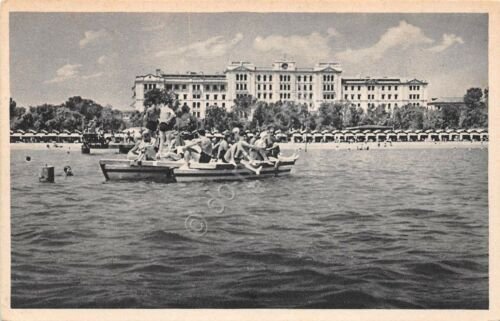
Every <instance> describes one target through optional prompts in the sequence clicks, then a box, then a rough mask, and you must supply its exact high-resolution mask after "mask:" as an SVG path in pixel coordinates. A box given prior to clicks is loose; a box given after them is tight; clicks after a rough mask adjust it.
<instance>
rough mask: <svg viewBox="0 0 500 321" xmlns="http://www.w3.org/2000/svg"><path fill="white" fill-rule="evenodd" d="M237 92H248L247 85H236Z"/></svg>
mask: <svg viewBox="0 0 500 321" xmlns="http://www.w3.org/2000/svg"><path fill="white" fill-rule="evenodd" d="M236 90H247V84H238V83H237V84H236Z"/></svg>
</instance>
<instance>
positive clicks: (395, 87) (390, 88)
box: [344, 86, 411, 91]
mask: <svg viewBox="0 0 500 321" xmlns="http://www.w3.org/2000/svg"><path fill="white" fill-rule="evenodd" d="M350 87H351V90H354V89H355V88H357V89H358V90H361V86H350ZM385 87H386V86H380V89H382V90H385ZM410 87H411V86H410ZM367 88H368V90H369V91H373V90H375V86H367ZM393 88H394V90H398V86H387V90H392V89H393ZM344 90H349V86H344Z"/></svg>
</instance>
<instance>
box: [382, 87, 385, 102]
mask: <svg viewBox="0 0 500 321" xmlns="http://www.w3.org/2000/svg"><path fill="white" fill-rule="evenodd" d="M382 88H384V87H382ZM382 99H385V95H384V94H382Z"/></svg>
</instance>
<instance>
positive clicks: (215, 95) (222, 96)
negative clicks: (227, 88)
mask: <svg viewBox="0 0 500 321" xmlns="http://www.w3.org/2000/svg"><path fill="white" fill-rule="evenodd" d="M175 97H176V99H179V94H176V95H175ZM182 98H183V99H184V100H187V99H188V95H187V94H183V95H182ZM193 99H201V95H200V94H196V95H193ZM205 99H206V100H210V95H209V94H207V95H205ZM218 99H219V95H217V94H214V95H213V100H218ZM221 99H222V100H226V95H221Z"/></svg>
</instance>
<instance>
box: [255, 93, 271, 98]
mask: <svg viewBox="0 0 500 321" xmlns="http://www.w3.org/2000/svg"><path fill="white" fill-rule="evenodd" d="M257 98H258V99H260V98H264V99H267V93H262V94H261V93H257ZM269 99H273V94H272V93H269Z"/></svg>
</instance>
